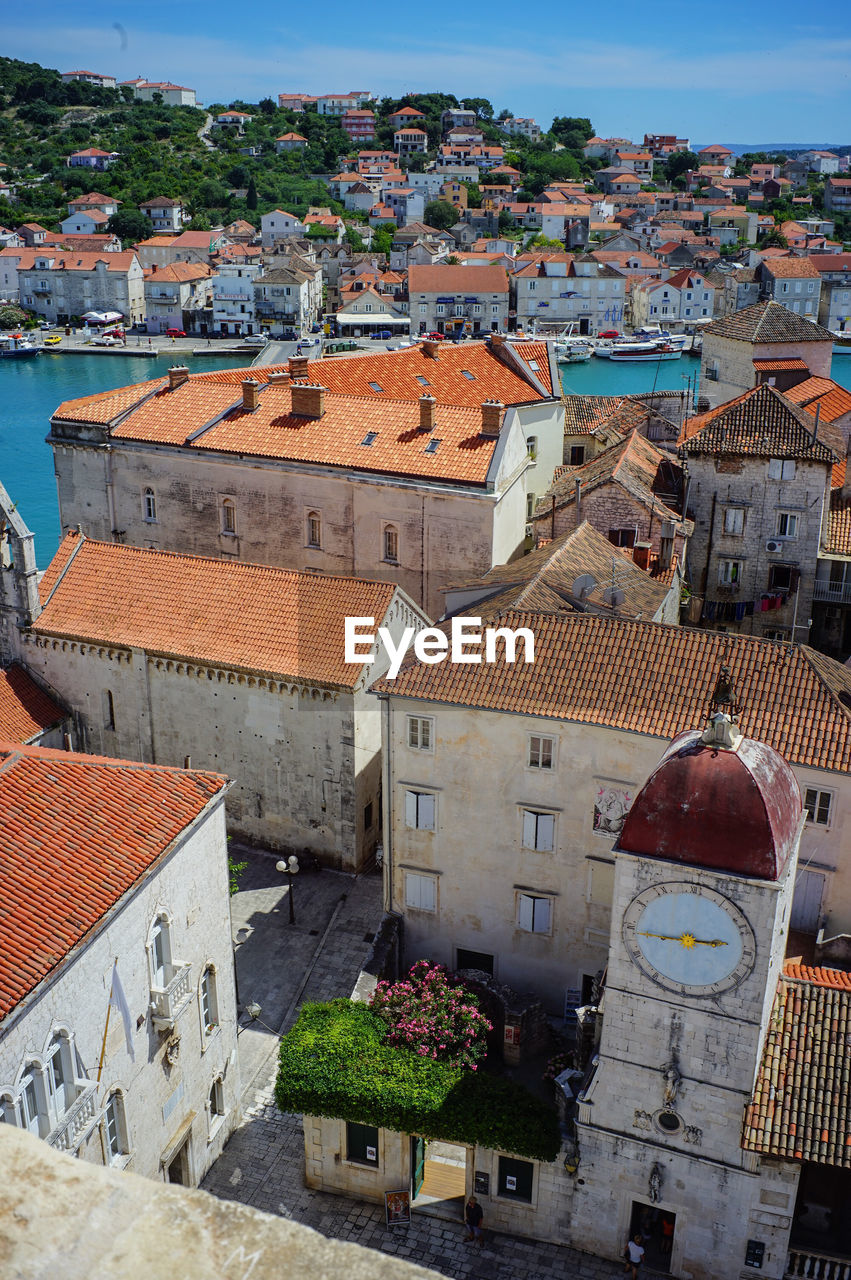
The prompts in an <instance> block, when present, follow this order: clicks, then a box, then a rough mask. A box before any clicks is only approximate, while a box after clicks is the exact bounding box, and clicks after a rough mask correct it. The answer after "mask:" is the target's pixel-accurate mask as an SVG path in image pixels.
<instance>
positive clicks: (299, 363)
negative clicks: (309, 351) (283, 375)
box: [287, 356, 310, 378]
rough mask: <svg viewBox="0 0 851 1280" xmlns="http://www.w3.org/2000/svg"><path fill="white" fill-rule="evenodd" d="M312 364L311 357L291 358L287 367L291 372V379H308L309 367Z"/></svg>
mask: <svg viewBox="0 0 851 1280" xmlns="http://www.w3.org/2000/svg"><path fill="white" fill-rule="evenodd" d="M309 364H310V357H309V356H290V358H289V360H288V361H287V367H288V369H289V371H290V377H291V378H307V377H309V376H310V375H309V374H308V372H307V366H308V365H309Z"/></svg>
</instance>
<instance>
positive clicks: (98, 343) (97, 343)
mask: <svg viewBox="0 0 851 1280" xmlns="http://www.w3.org/2000/svg"><path fill="white" fill-rule="evenodd" d="M92 346H93V347H120V346H121V343H120V342H119V340H118V339H117V338H110V337H109V335H108V334H106V333H101V334H98V336H97V337H96V338H92Z"/></svg>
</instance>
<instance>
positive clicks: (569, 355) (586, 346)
mask: <svg viewBox="0 0 851 1280" xmlns="http://www.w3.org/2000/svg"><path fill="white" fill-rule="evenodd" d="M553 350H554V351H555V353H556V360H557V361H558V363H559V364H578V363H579V361H581V360H590V359H591V354H592V351H593V348H592V346H591V343H590V342H586V341H585V339H584V338H567V339H565V340H564V341H560V342H558V341H557V342H554V343H553Z"/></svg>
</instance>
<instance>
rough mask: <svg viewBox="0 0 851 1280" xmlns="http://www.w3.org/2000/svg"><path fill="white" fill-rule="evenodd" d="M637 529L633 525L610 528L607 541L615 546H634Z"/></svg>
mask: <svg viewBox="0 0 851 1280" xmlns="http://www.w3.org/2000/svg"><path fill="white" fill-rule="evenodd" d="M637 536H638V530H637V529H636V528H635V527H634V526H633V527H632V528H631V529H610V530H609V542H611V543H612V544H613V545H614V546H616V547H634V546H635V543H636V538H637Z"/></svg>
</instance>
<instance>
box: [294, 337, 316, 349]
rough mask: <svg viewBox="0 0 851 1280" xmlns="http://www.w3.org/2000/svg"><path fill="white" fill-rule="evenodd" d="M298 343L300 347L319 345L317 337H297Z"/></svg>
mask: <svg viewBox="0 0 851 1280" xmlns="http://www.w3.org/2000/svg"><path fill="white" fill-rule="evenodd" d="M298 345H299V346H300V347H316V346H318V345H319V343H318V339H317V338H310V337H307V338H299V343H298Z"/></svg>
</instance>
